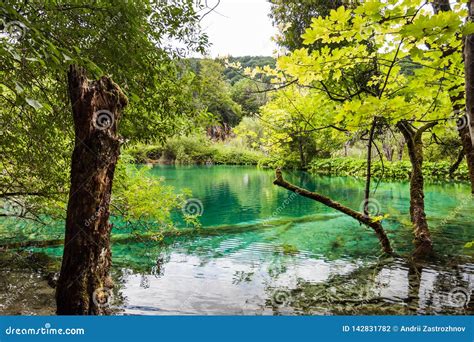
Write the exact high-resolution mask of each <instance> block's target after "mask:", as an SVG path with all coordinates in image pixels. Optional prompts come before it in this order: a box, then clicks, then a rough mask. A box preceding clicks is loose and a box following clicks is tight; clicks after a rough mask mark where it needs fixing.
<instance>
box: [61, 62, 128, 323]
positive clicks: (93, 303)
mask: <svg viewBox="0 0 474 342" xmlns="http://www.w3.org/2000/svg"><path fill="white" fill-rule="evenodd" d="M68 86H69V97H70V99H71V104H72V112H73V119H74V130H75V144H74V152H73V155H72V164H71V188H70V192H69V201H68V206H67V218H66V235H65V241H64V252H63V259H62V266H61V273H60V277H59V280H58V285H57V290H56V302H57V313H58V314H60V315H98V314H104V313H107V306H106V305H104V304H107V301H108V298H107V296H108V295H109V294H110V291H111V287H112V286H113V283H112V281H111V280H110V277H109V269H110V266H111V251H110V232H111V229H112V225H111V224H110V223H109V204H110V195H111V190H112V181H113V178H114V171H115V165H116V163H117V159H118V157H119V153H120V141H119V137H118V136H117V124H118V121H119V119H120V116H121V111H122V109H123V108H124V107H125V106H126V105H127V98H126V97H125V95H123V93H122V91H121V90H120V88H119V87H118V86H117V85H116V84H115V83H114V82H113V81H112V80H111V79H110V78H107V77H102V78H101V79H100V80H98V81H89V80H88V79H87V77H86V74H85V70H84V69H82V68H80V67H77V66H71V67H70V70H69V72H68Z"/></svg>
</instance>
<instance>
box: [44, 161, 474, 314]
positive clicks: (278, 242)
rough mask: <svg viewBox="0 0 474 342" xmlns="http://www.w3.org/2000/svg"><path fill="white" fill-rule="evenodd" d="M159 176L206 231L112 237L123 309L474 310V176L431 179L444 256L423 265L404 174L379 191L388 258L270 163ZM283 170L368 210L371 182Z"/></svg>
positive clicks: (365, 232)
mask: <svg viewBox="0 0 474 342" xmlns="http://www.w3.org/2000/svg"><path fill="white" fill-rule="evenodd" d="M152 173H153V175H155V176H156V177H164V178H165V181H166V183H167V184H169V185H173V186H175V187H176V189H177V191H179V190H180V189H182V188H188V189H191V190H192V193H193V202H192V203H193V204H194V208H197V209H198V210H200V211H202V216H201V217H200V221H201V223H202V226H203V228H202V229H200V230H199V231H197V232H196V233H195V234H191V235H185V236H184V235H183V236H179V237H167V238H165V239H164V240H163V241H160V242H157V241H151V240H143V239H141V238H136V239H135V240H127V241H122V242H117V243H115V244H114V246H113V262H114V268H113V276H114V279H115V282H116V285H117V286H116V288H115V290H114V292H115V297H114V301H113V305H114V307H115V309H116V310H117V312H118V313H119V314H138V315H155V314H156V315H167V314H204V315H206V314H239V315H240V314H244V315H279V314H472V310H473V309H474V307H473V300H472V299H471V297H474V296H471V293H472V289H473V288H474V262H473V261H474V258H473V255H474V250H473V249H467V248H464V245H465V244H466V242H469V241H472V240H474V222H473V214H472V213H473V212H474V210H473V209H474V203H473V200H472V199H471V197H470V195H469V187H468V186H467V185H466V184H459V183H442V184H427V186H426V211H427V214H428V218H429V223H430V228H431V231H432V234H433V240H434V243H435V248H436V253H437V258H436V259H435V260H433V261H431V262H427V263H425V264H422V265H414V264H412V263H411V262H409V261H407V260H408V259H407V258H406V257H405V256H407V255H409V253H410V252H411V251H412V248H413V246H412V233H411V225H410V223H409V216H408V209H409V207H408V205H409V193H408V184H407V183H395V182H394V183H388V182H387V183H381V184H380V185H379V186H378V188H377V191H376V193H375V194H374V195H373V197H374V199H375V200H376V201H374V203H373V205H372V209H373V210H378V211H380V214H382V215H387V217H386V219H385V220H384V226H385V228H386V230H387V232H388V235H389V237H390V239H391V241H392V244H393V247H394V249H395V250H396V251H397V253H399V254H400V255H401V257H400V258H389V259H387V258H382V257H381V255H380V248H379V244H378V240H377V239H376V238H375V237H374V234H373V232H372V231H371V230H370V229H368V228H366V227H364V226H361V225H359V224H358V223H357V222H356V221H354V220H352V219H350V218H348V217H346V216H344V215H342V214H340V213H338V212H335V211H334V210H331V209H329V208H327V207H325V206H323V205H321V204H318V203H316V202H314V201H311V200H309V199H305V198H301V197H298V196H295V195H294V194H292V193H290V192H288V191H286V190H284V189H281V188H278V187H276V186H274V185H273V184H272V181H273V178H274V173H273V171H271V170H259V169H256V168H253V167H236V166H203V167H198V166H190V167H185V166H180V167H175V166H157V167H155V168H153V170H152ZM285 178H287V179H288V180H289V181H291V182H293V183H296V184H298V185H301V186H303V187H305V188H307V189H310V190H313V191H318V192H320V193H321V194H325V195H327V196H329V197H331V198H333V199H335V200H337V201H339V202H341V203H343V204H345V205H347V206H349V207H351V208H354V209H359V208H360V207H361V202H362V199H363V189H364V183H363V181H360V180H356V179H353V178H349V177H333V178H331V177H319V176H314V175H309V174H307V173H304V172H297V171H294V172H285ZM179 216H180V215H178V214H177V215H176V220H177V225H178V226H181V227H183V228H184V225H185V224H184V223H183V222H180V221H179ZM36 251H38V250H36ZM40 251H42V252H45V253H46V254H47V255H49V256H53V257H57V256H58V255H60V254H61V248H60V247H54V248H44V249H40Z"/></svg>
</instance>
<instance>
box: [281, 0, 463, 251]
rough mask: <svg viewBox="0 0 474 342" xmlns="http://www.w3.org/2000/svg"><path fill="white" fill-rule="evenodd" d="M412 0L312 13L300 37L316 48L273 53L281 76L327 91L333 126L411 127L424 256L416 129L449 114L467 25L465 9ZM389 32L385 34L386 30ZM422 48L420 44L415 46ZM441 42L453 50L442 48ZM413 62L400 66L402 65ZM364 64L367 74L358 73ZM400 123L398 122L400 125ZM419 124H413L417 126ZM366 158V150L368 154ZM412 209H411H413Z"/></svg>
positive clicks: (416, 223)
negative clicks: (408, 67)
mask: <svg viewBox="0 0 474 342" xmlns="http://www.w3.org/2000/svg"><path fill="white" fill-rule="evenodd" d="M425 6H426V3H422V4H420V3H419V2H418V1H409V0H405V1H402V2H399V1H387V2H378V1H366V2H364V3H362V4H361V5H360V6H358V7H356V8H355V9H347V8H345V7H342V6H341V7H339V8H338V9H337V10H332V11H331V12H330V14H329V15H328V16H327V17H325V18H323V17H317V18H314V19H313V20H312V24H311V27H310V28H309V29H307V30H306V32H305V33H304V34H303V36H302V38H303V39H304V41H303V43H304V44H305V45H308V46H310V47H311V46H312V45H313V44H315V43H321V44H325V45H323V46H322V47H321V48H320V49H316V50H314V49H312V48H306V47H304V48H301V49H298V50H295V51H293V52H292V53H291V54H289V55H287V56H283V57H280V58H279V60H278V61H277V66H278V70H277V71H276V73H277V74H279V75H280V77H281V81H285V80H286V81H287V82H294V81H295V80H296V81H297V83H298V84H299V86H302V87H308V88H311V89H314V90H315V91H316V92H317V94H318V96H322V97H324V98H327V99H329V100H330V101H332V102H333V103H334V105H335V109H334V112H335V113H336V114H335V115H334V117H333V118H332V119H331V121H330V122H328V123H330V124H331V125H332V126H337V127H343V128H344V129H346V130H348V131H351V132H357V131H369V129H370V127H371V125H372V124H373V122H374V119H375V118H382V119H383V122H384V124H385V125H388V126H390V127H395V126H396V127H398V128H399V129H401V131H402V133H403V134H404V135H405V138H407V137H408V136H409V135H407V134H406V133H407V132H404V131H403V127H406V126H409V127H410V130H413V132H411V133H410V135H411V134H413V138H411V139H412V142H413V143H411V144H408V145H407V146H408V149H409V154H410V159H411V161H412V166H413V170H412V183H411V195H412V196H414V197H416V198H412V200H411V203H410V204H411V208H410V212H411V213H417V215H412V222H413V232H414V235H415V246H416V249H415V255H418V256H427V255H429V254H430V253H431V250H432V244H431V240H430V239H429V236H428V234H427V222H426V217H425V214H424V199H423V197H424V196H423V179H422V177H423V175H422V174H420V173H419V172H418V170H419V168H420V167H421V165H422V162H423V148H422V133H425V132H428V131H429V130H431V131H432V132H433V133H434V134H437V135H442V134H443V132H442V128H440V127H439V126H440V125H437V126H436V125H435V123H436V122H454V121H455V120H456V119H458V116H456V113H455V114H454V115H452V109H451V100H450V94H451V93H452V91H453V89H460V87H462V83H463V80H462V77H459V75H462V58H461V53H460V52H461V46H460V44H459V41H458V40H457V39H456V35H462V34H466V33H469V32H470V30H472V26H469V25H465V24H463V18H464V17H465V16H466V11H465V10H464V9H463V8H462V7H461V6H457V7H456V8H455V9H454V10H453V11H451V12H439V13H436V14H434V13H433V12H432V11H430V10H429V9H426V8H425ZM389 37H390V38H389ZM422 45H424V46H427V47H429V48H428V49H421V48H420V46H422ZM446 50H454V51H455V53H450V54H446V52H445V51H446ZM405 63H412V64H416V65H418V66H419V68H416V69H413V70H412V74H403V73H402V72H401V69H402V66H403V64H405ZM362 70H366V73H365V75H366V78H365V79H362V80H361V78H360V77H357V75H360V72H361V71H362ZM402 124H403V125H402ZM419 125H421V127H419V128H416V126H419ZM369 158H370V155H369ZM415 216H416V217H415Z"/></svg>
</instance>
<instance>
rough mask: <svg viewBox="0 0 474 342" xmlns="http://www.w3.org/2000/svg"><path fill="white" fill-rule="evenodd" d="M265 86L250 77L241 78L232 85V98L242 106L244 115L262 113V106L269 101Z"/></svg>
mask: <svg viewBox="0 0 474 342" xmlns="http://www.w3.org/2000/svg"><path fill="white" fill-rule="evenodd" d="M265 89H266V87H265V86H262V84H260V83H259V82H256V81H254V80H250V79H246V78H244V79H241V80H240V81H238V82H236V83H235V84H234V85H233V86H232V90H231V92H232V100H234V101H235V102H236V103H238V104H239V105H240V106H241V108H242V115H243V116H254V115H256V114H258V113H260V107H262V106H263V105H265V103H266V102H267V95H266V93H265Z"/></svg>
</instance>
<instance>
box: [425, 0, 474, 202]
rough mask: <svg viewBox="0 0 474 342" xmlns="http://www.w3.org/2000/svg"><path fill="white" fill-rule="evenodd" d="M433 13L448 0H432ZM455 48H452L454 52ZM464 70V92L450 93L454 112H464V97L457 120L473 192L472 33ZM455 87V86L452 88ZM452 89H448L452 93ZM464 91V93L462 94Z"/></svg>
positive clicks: (446, 8)
mask: <svg viewBox="0 0 474 342" xmlns="http://www.w3.org/2000/svg"><path fill="white" fill-rule="evenodd" d="M431 4H432V7H433V10H434V13H436V14H437V13H439V12H447V11H451V6H450V4H449V0H434V1H432V3H431ZM468 9H469V17H468V20H471V21H472V18H473V17H472V16H473V14H474V8H473V1H468ZM454 51H455V50H453V52H451V53H454ZM463 51H464V56H463V59H464V71H465V83H466V84H465V92H457V94H456V95H450V99H451V103H452V105H453V111H454V113H455V114H459V113H462V112H464V105H463V104H462V103H461V99H463V98H464V96H465V97H466V105H465V107H466V111H467V113H466V115H464V116H463V117H462V118H460V119H459V120H458V123H459V124H458V132H459V137H460V138H461V144H462V147H463V150H464V153H465V155H466V162H467V168H468V170H469V179H470V181H471V192H472V194H474V120H473V112H474V110H473V108H474V94H473V91H474V65H473V62H474V60H473V58H474V35H472V34H471V35H467V36H466V37H464V49H463ZM454 89H455V88H454ZM452 90H453V89H450V92H451V93H452ZM464 93H465V94H464Z"/></svg>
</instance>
